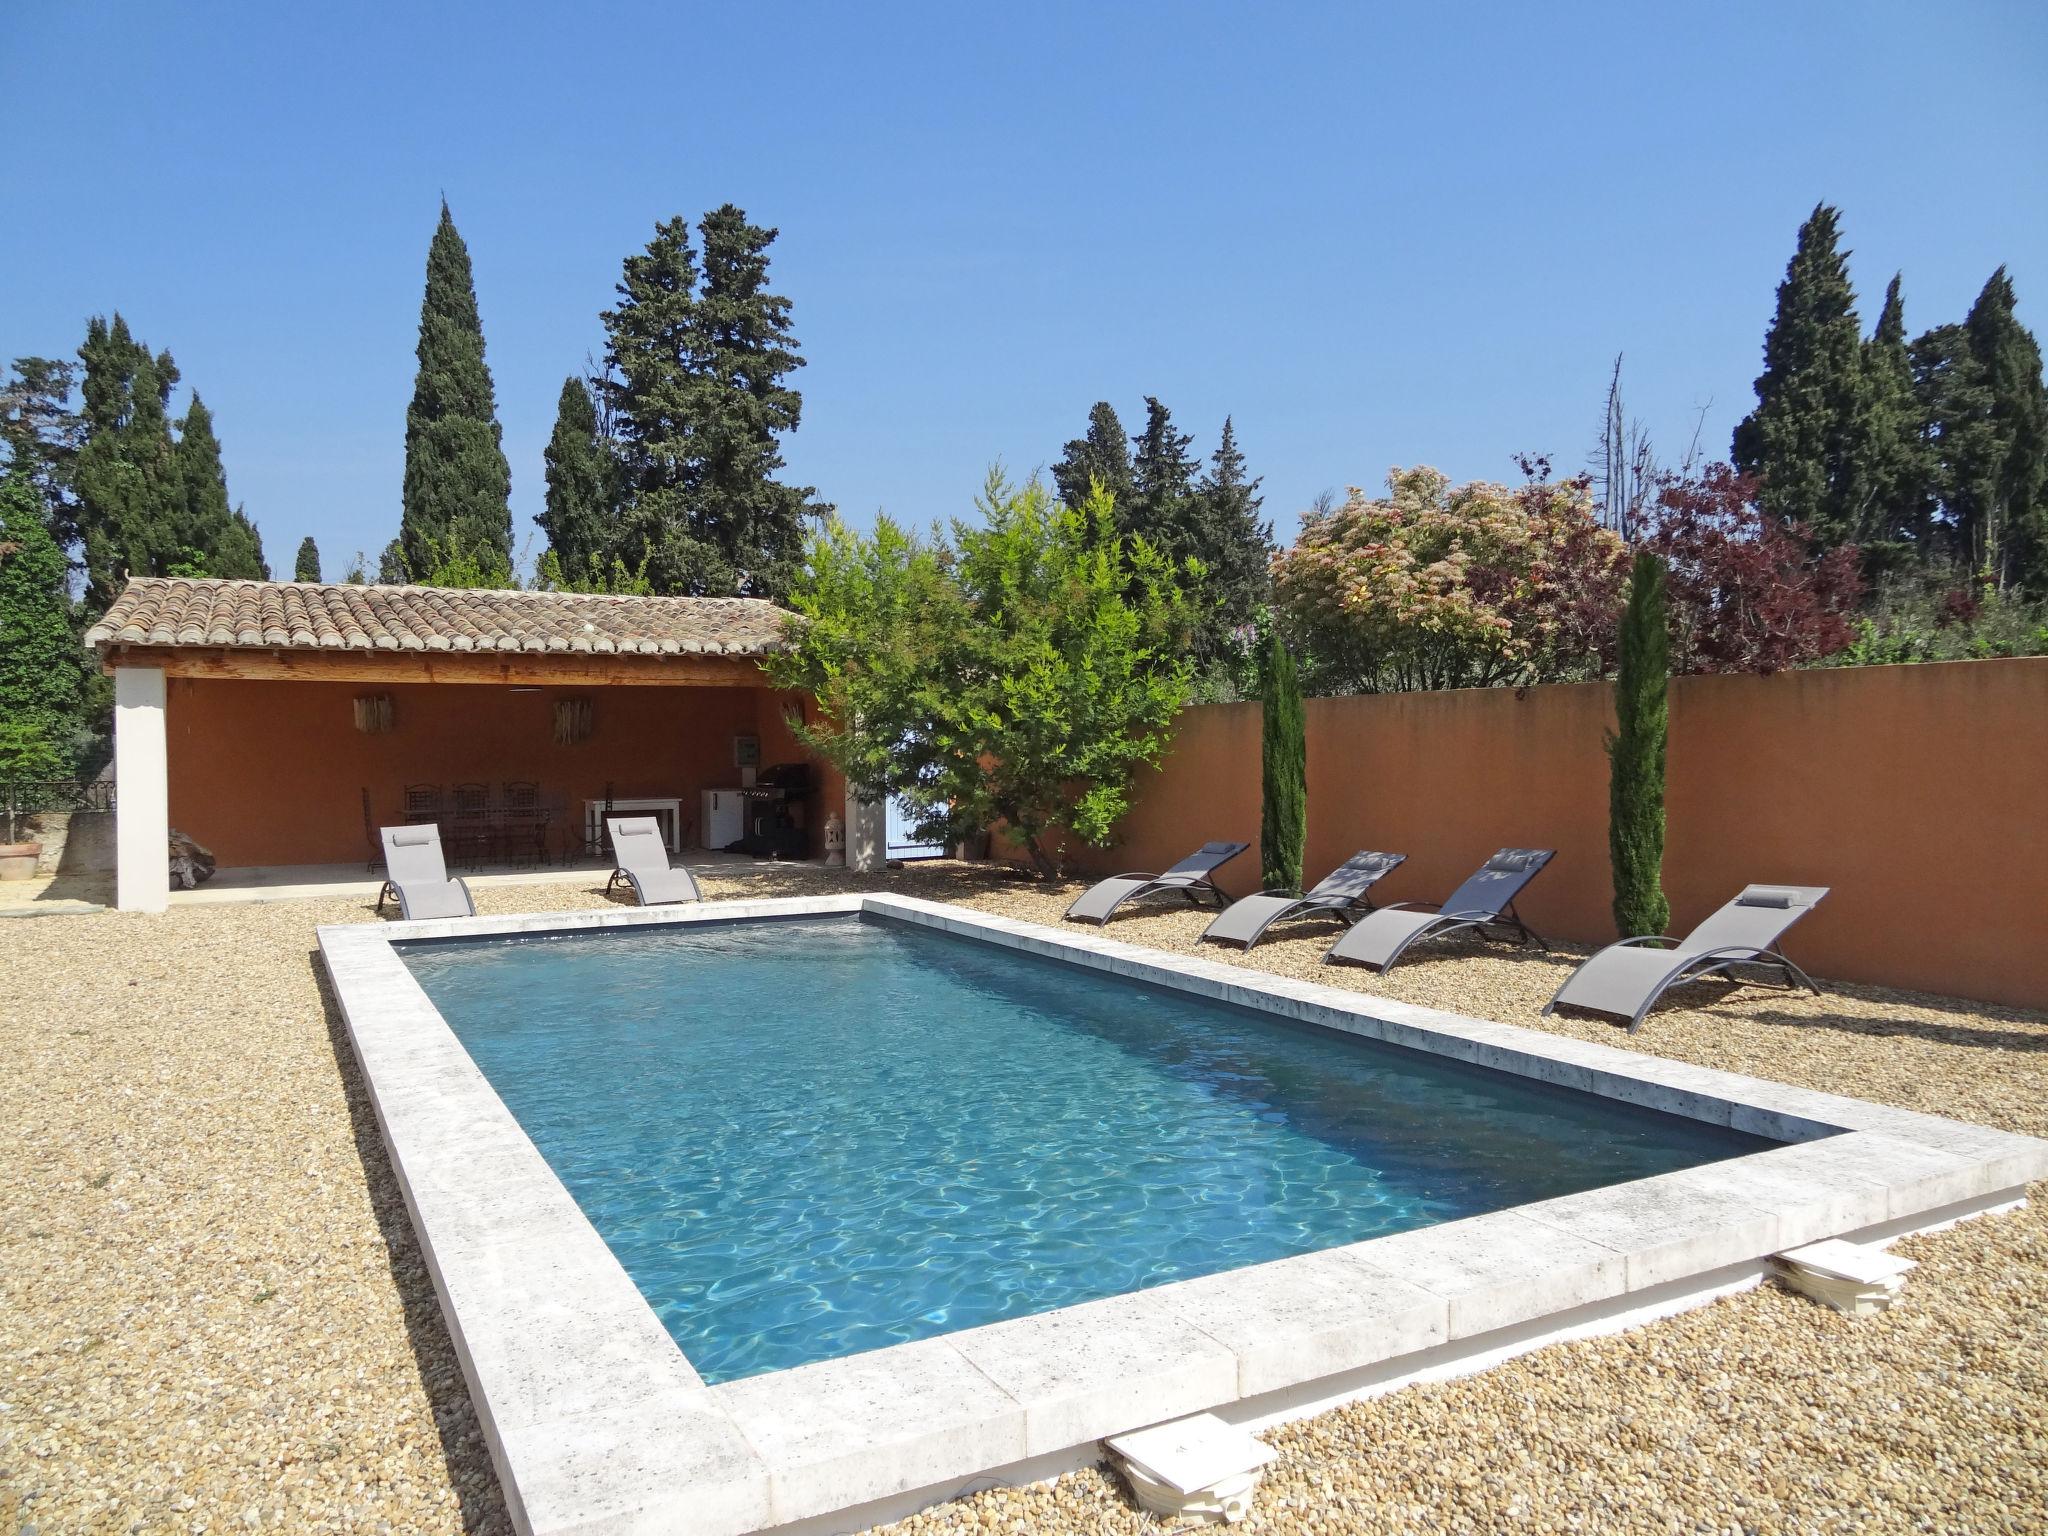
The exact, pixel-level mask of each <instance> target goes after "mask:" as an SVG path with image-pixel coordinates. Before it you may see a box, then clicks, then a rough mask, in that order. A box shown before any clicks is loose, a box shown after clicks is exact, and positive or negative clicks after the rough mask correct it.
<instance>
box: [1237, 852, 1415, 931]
mask: <svg viewBox="0 0 2048 1536" xmlns="http://www.w3.org/2000/svg"><path fill="white" fill-rule="evenodd" d="M1388 858H1389V859H1390V860H1391V862H1389V863H1387V864H1386V865H1385V866H1384V867H1382V868H1381V869H1380V870H1379V871H1378V872H1377V873H1376V874H1374V875H1373V877H1372V879H1371V881H1369V882H1368V883H1367V885H1366V887H1365V889H1364V890H1361V891H1353V892H1351V893H1350V894H1348V895H1345V894H1340V893H1338V892H1334V891H1332V892H1328V893H1326V894H1324V895H1320V896H1319V895H1317V894H1316V890H1315V887H1313V886H1312V887H1310V888H1309V890H1308V891H1306V892H1305V893H1303V894H1302V895H1300V896H1298V897H1295V900H1294V901H1293V903H1292V904H1291V905H1289V906H1285V907H1276V908H1275V909H1274V910H1273V911H1272V912H1271V913H1270V914H1268V915H1267V917H1266V919H1265V921H1264V922H1262V923H1260V924H1259V926H1258V927H1256V928H1254V929H1253V930H1252V931H1251V933H1250V934H1249V935H1247V936H1246V938H1245V939H1244V940H1243V945H1244V948H1246V949H1250V948H1251V947H1252V946H1253V945H1255V944H1257V943H1258V942H1259V940H1260V939H1263V938H1264V937H1265V936H1266V930H1267V929H1268V928H1271V927H1272V926H1273V925H1274V924H1275V923H1286V922H1292V921H1294V920H1295V919H1296V918H1302V917H1334V918H1336V919H1337V921H1338V922H1340V923H1342V924H1343V925H1344V926H1345V927H1346V928H1349V927H1350V926H1351V925H1352V924H1353V923H1355V922H1357V921H1358V920H1359V919H1360V918H1362V917H1365V916H1367V915H1368V914H1370V913H1373V912H1377V911H1379V910H1380V908H1379V904H1378V903H1377V902H1375V901H1374V900H1373V899H1372V888H1373V886H1375V885H1378V884H1379V883H1380V881H1382V880H1384V879H1386V877H1387V876H1388V875H1390V874H1392V873H1393V872H1394V871H1395V870H1397V869H1399V868H1400V867H1401V866H1402V865H1403V864H1405V863H1407V862H1408V855H1407V854H1405V853H1397V854H1392V855H1388ZM1350 862H1351V860H1348V859H1347V860H1346V861H1345V863H1344V864H1340V865H1338V866H1337V869H1335V870H1332V871H1331V872H1330V875H1331V876H1333V875H1335V874H1337V873H1338V872H1339V871H1341V870H1343V869H1344V868H1345V867H1346V865H1348V864H1349V863H1350ZM1324 878H1325V879H1328V878H1330V876H1325V877H1324ZM1318 883H1320V882H1318ZM1293 895H1294V892H1293V891H1291V890H1288V889H1286V888H1285V887H1281V886H1275V887H1273V888H1272V889H1269V890H1264V891H1254V892H1252V894H1251V895H1249V896H1241V897H1239V898H1238V901H1239V902H1245V901H1256V900H1258V899H1259V898H1260V897H1261V896H1293ZM1232 905H1236V903H1232ZM1229 910H1230V909H1229V908H1228V907H1226V908H1224V911H1226V912H1227V911H1229ZM1221 920H1222V919H1221V916H1220V915H1219V917H1218V918H1217V921H1219V922H1220V921H1221ZM1214 927H1215V923H1211V924H1210V926H1209V928H1205V929H1203V930H1202V932H1201V933H1200V934H1199V935H1198V941H1199V942H1205V943H1210V944H1236V943H1238V942H1239V941H1238V940H1237V938H1236V937H1235V936H1234V935H1230V934H1219V933H1213V932H1211V931H1210V930H1211V929H1213V928H1214Z"/></svg>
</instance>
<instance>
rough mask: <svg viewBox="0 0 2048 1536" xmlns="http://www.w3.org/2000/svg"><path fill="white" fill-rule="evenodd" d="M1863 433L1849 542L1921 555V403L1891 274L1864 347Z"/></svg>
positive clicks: (1924, 533) (1924, 532) (1876, 552)
mask: <svg viewBox="0 0 2048 1536" xmlns="http://www.w3.org/2000/svg"><path fill="white" fill-rule="evenodd" d="M1863 375H1864V386H1863V388H1864V411H1863V422H1864V433H1865V437H1866V441H1865V443H1864V444H1863V446H1862V448H1861V450H1860V451H1859V453H1858V455H1857V458H1858V461H1859V464H1860V466H1861V467H1862V469H1863V472H1864V474H1865V476H1866V483H1865V484H1864V485H1863V486H1861V487H1859V490H1858V501H1859V504H1860V505H1862V506H1863V507H1864V508H1865V509H1866V510H1865V511H1864V512H1863V514H1862V517H1861V520H1860V522H1859V525H1858V527H1857V530H1856V534H1855V537H1856V540H1857V542H1858V543H1860V544H1863V545H1864V546H1865V547H1866V550H1867V551H1868V552H1869V553H1871V554H1872V555H1873V556H1876V557H1877V558H1879V559H1880V560H1881V559H1882V558H1883V557H1884V556H1885V554H1886V552H1887V551H1888V550H1897V551H1901V552H1904V551H1911V552H1913V553H1916V554H1919V555H1920V556H1922V557H1923V558H1924V557H1925V556H1927V555H1928V554H1929V553H1930V550H1929V548H1928V532H1929V529H1928V526H1927V495H1926V479H1927V474H1926V465H1925V463H1924V461H1923V457H1922V454H1921V434H1920V408H1919V402H1918V401H1917V400H1916V399H1915V398H1914V394H1913V356H1912V351H1911V349H1910V348H1909V347H1908V346H1907V345H1906V306H1905V300H1904V299H1903V297H1902V296H1901V294H1900V279H1899V277H1898V276H1897V275H1896V274H1894V276H1893V277H1892V280H1891V285H1890V286H1889V287H1888V288H1886V289H1885V293H1884V308H1883V310H1882V311H1880V312H1879V314H1878V317H1877V329H1876V331H1875V332H1873V333H1872V335H1871V337H1870V340H1868V341H1866V342H1865V343H1864V344H1863Z"/></svg>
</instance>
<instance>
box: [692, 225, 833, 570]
mask: <svg viewBox="0 0 2048 1536" xmlns="http://www.w3.org/2000/svg"><path fill="white" fill-rule="evenodd" d="M697 229H698V233H699V234H701V235H702V236H703V238H704V292H703V296H702V298H701V299H700V300H699V302H698V305H697V312H696V314H697V322H698V324H697V332H698V337H699V346H700V348H701V356H702V357H703V359H704V363H703V366H702V368H701V370H700V372H699V376H698V385H699V389H698V393H699V395H700V397H701V398H702V405H701V407H700V412H699V431H700V432H701V433H702V435H703V447H702V449H701V457H702V462H703V469H702V475H701V478H700V481H699V484H698V488H697V492H696V496H695V498H694V500H695V503H696V505H695V507H694V509H693V510H694V515H695V519H696V523H697V527H698V530H699V537H700V538H708V539H709V540H710V541H711V542H713V543H714V544H715V546H716V547H717V549H718V552H719V554H720V556H721V558H722V560H723V562H724V563H725V564H726V565H727V566H728V567H730V568H731V570H732V572H733V590H735V591H738V592H741V593H743V594H746V595H750V596H756V597H780V596H782V595H783V594H785V593H786V592H788V591H789V588H790V584H791V582H792V581H793V580H794V579H795V576H796V572H797V568H798V566H799V565H800V564H801V562H802V559H803V540H804V524H805V520H806V518H808V517H810V516H813V515H821V514H822V513H823V512H824V511H825V508H823V507H822V506H817V505H814V503H813V497H814V496H815V495H816V492H815V490H814V489H813V488H812V487H810V486H793V485H783V484H781V483H780V482H779V481H777V480H776V478H775V476H776V474H777V472H778V471H780V470H781V469H782V468H783V459H782V449H781V445H780V438H781V436H782V434H783V433H785V432H794V431H795V430H796V429H797V426H798V424H799V422H800V420H801V418H802V415H803V396H802V395H801V394H799V393H798V392H797V391H796V390H794V389H792V388H790V386H789V385H788V384H787V383H785V382H784V380H785V379H787V377H788V376H789V375H790V374H792V373H794V372H795V371H796V370H797V369H799V368H801V367H803V365H804V360H803V358H802V357H800V356H798V355H797V343H796V337H795V335H794V333H793V332H792V330H791V328H790V319H789V310H790V304H789V300H788V299H786V298H784V297H782V296H781V295H779V294H776V293H771V292H770V291H769V289H768V247H769V246H770V245H772V244H773V243H774V241H775V236H776V234H777V231H775V230H773V229H765V228H762V227H761V226H759V225H755V224H749V223H748V222H747V216H746V214H745V213H744V212H742V211H741V210H740V209H739V208H737V207H735V206H734V205H733V204H731V203H725V204H722V205H721V206H719V207H717V208H714V209H712V210H711V212H709V213H707V214H705V215H704V218H703V221H702V222H701V223H699V225H698V226H697Z"/></svg>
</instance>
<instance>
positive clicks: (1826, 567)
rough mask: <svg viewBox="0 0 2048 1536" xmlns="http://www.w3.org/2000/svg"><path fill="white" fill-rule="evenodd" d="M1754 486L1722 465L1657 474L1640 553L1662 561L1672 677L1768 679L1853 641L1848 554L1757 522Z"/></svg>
mask: <svg viewBox="0 0 2048 1536" xmlns="http://www.w3.org/2000/svg"><path fill="white" fill-rule="evenodd" d="M1756 490H1757V482H1756V481H1755V479H1754V478H1752V477H1751V476H1748V475H1745V474H1742V473H1740V472H1739V471H1737V470H1736V469H1734V468H1733V467H1732V466H1730V465H1727V464H1709V465H1707V466H1706V468H1705V469H1703V470H1702V471H1700V472H1699V473H1698V474H1696V475H1666V476H1665V477H1664V480H1663V482H1662V485H1661V486H1660V488H1659V490H1658V494H1657V508H1656V512H1655V516H1654V521H1653V523H1652V526H1651V529H1650V532H1649V536H1648V537H1647V538H1646V539H1645V540H1644V541H1643V544H1644V547H1645V548H1647V549H1649V550H1651V551H1652V552H1653V553H1655V554H1657V555H1659V556H1660V557H1662V559H1663V561H1664V564H1665V567H1666V571H1667V587H1668V592H1669V596H1670V603H1671V670H1672V671H1673V672H1678V673H1682V672H1762V673H1770V672H1778V671H1782V670H1783V669H1784V668H1786V667H1795V666H1799V665H1802V664H1804V663H1807V662H1813V661H1818V660H1820V659H1821V658H1822V657H1824V656H1832V655H1833V654H1834V653H1835V652H1837V651H1840V650H1843V649H1845V648H1847V646H1848V645H1849V644H1850V642H1851V641H1853V640H1854V639H1855V631H1854V630H1853V629H1852V628H1851V625H1850V618H1851V615H1852V614H1853V613H1854V611H1855V607H1856V602H1857V599H1858V598H1859V597H1861V596H1862V592H1863V581H1862V577H1861V576H1860V575H1859V574H1858V560H1857V552H1856V550H1855V549H1853V548H1849V547H1846V546H1844V547H1841V548H1836V549H1830V550H1825V551H1822V550H1819V549H1817V548H1816V547H1815V545H1814V543H1813V541H1812V539H1811V538H1809V537H1808V535H1807V531H1806V529H1805V528H1804V527H1802V526H1801V525H1799V524H1797V523H1785V522H1780V521H1779V520H1778V519H1776V518H1772V517H1768V516H1766V515H1765V514H1764V513H1763V511H1762V510H1761V509H1760V508H1759V507H1758V506H1757V504H1756Z"/></svg>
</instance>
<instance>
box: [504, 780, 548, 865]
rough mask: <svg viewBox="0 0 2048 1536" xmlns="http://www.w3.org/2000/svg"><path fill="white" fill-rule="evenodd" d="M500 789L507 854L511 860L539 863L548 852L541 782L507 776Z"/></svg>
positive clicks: (545, 811) (546, 825)
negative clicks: (541, 800)
mask: <svg viewBox="0 0 2048 1536" xmlns="http://www.w3.org/2000/svg"><path fill="white" fill-rule="evenodd" d="M499 790H500V792H501V795H502V798H501V800H500V801H499V810H500V812H501V813H502V815H503V817H504V827H503V832H504V847H505V856H506V858H508V859H510V860H511V861H513V862H514V863H520V862H524V863H526V864H528V865H533V864H538V863H539V862H540V861H541V860H542V859H543V858H545V857H546V856H547V828H548V813H547V810H546V808H545V807H543V806H542V805H541V803H540V785H538V784H536V783H535V782H534V781H533V780H531V779H508V780H506V781H505V783H503V784H501V785H500V786H499Z"/></svg>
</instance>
